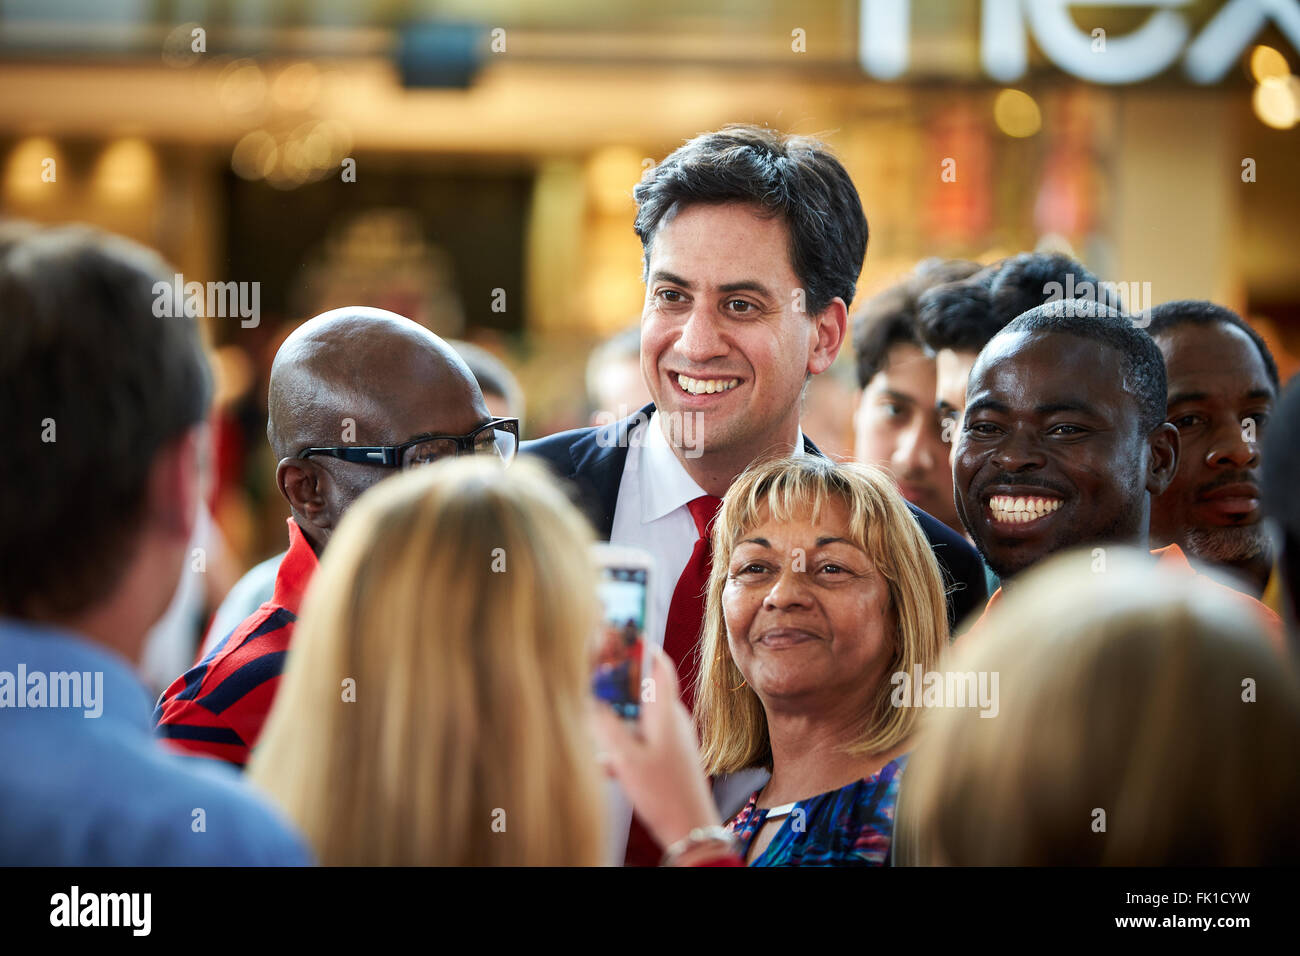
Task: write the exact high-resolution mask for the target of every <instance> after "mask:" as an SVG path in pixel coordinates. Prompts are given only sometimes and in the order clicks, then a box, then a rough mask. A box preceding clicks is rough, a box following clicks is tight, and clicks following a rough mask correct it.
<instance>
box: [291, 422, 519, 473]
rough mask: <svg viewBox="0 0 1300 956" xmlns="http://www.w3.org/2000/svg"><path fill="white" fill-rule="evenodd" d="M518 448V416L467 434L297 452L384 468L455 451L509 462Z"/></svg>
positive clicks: (451, 454)
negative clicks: (489, 456)
mask: <svg viewBox="0 0 1300 956" xmlns="http://www.w3.org/2000/svg"><path fill="white" fill-rule="evenodd" d="M518 450H519V419H517V418H494V419H492V421H490V422H486V423H485V424H482V425H480V426H479V427H478V428H476V429H474V430H473V431H472V432H470V433H469V434H468V435H421V436H420V437H418V438H412V439H411V440H410V441H404V442H402V443H401V444H400V445H340V446H337V447H333V448H304V449H303V450H302V451H300V452H299V453H298V455H297V457H299V458H310V457H311V456H312V455H327V456H329V457H330V458H339V459H341V460H343V461H352V462H356V463H357V464H360V465H382V466H383V467H385V468H400V469H403V470H405V469H407V468H416V467H418V466H420V465H431V464H433V463H434V462H435V461H440V460H442V459H444V458H453V457H455V456H457V455H495V456H496V457H498V458H500V459H501V460H502V461H503V462H505V463H509V462H510V460H511V459H512V458H514V457H515V452H517V451H518Z"/></svg>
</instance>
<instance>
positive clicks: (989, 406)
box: [949, 398, 1009, 416]
mask: <svg viewBox="0 0 1300 956" xmlns="http://www.w3.org/2000/svg"><path fill="white" fill-rule="evenodd" d="M949 407H951V406H949ZM985 410H987V411H990V412H1000V413H1001V414H1003V415H1005V414H1006V413H1007V412H1008V411H1009V409H1008V408H1007V406H1006V405H1005V404H1004V403H1003V402H999V401H995V400H994V399H991V398H979V399H976V400H975V401H973V402H971V403H969V404H968V405H967V406H966V414H967V415H968V416H969V415H973V414H975V413H976V412H982V411H985ZM953 411H956V409H953Z"/></svg>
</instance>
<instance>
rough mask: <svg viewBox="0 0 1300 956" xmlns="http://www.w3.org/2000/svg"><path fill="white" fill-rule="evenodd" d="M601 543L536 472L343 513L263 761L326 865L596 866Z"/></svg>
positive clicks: (410, 484)
mask: <svg viewBox="0 0 1300 956" xmlns="http://www.w3.org/2000/svg"><path fill="white" fill-rule="evenodd" d="M591 542H592V534H591V531H590V530H589V528H588V527H587V525H586V523H585V521H584V520H583V519H582V518H581V516H580V515H579V514H578V512H577V511H576V510H575V508H574V507H573V506H572V505H571V504H570V503H569V502H568V500H567V499H566V498H565V496H564V495H563V493H562V492H561V491H560V490H559V488H558V487H557V486H556V485H555V483H554V482H553V480H552V479H551V478H550V477H549V476H547V475H546V474H545V473H544V472H543V471H542V469H541V468H540V467H539V466H537V465H534V464H533V463H532V462H529V461H526V460H516V461H515V462H513V463H512V464H511V465H510V467H509V468H504V469H503V468H502V467H501V466H500V464H499V463H497V462H489V461H485V460H475V459H459V460H456V461H454V462H450V463H447V464H439V465H434V466H431V467H427V468H421V469H418V470H416V471H414V472H411V473H407V474H402V475H399V476H395V477H393V478H390V479H388V480H386V481H384V482H381V483H380V484H379V485H377V486H375V488H374V489H373V490H371V491H369V492H367V493H366V494H365V495H363V496H362V497H361V498H360V499H359V500H358V501H357V502H356V504H355V505H354V506H353V507H352V508H351V509H349V511H348V513H347V516H346V518H345V520H344V521H343V522H342V524H341V526H340V528H339V530H338V532H337V534H336V535H335V536H334V537H333V538H332V539H331V541H330V545H329V548H328V550H327V551H326V552H325V555H324V558H323V560H322V561H321V566H320V568H319V570H318V571H317V572H316V575H315V578H314V580H313V581H312V583H311V586H310V588H309V591H308V594H307V597H306V599H305V601H304V604H303V610H302V616H301V620H300V621H299V623H298V626H297V629H296V631H295V632H294V635H293V648H292V651H291V652H290V655H289V662H288V666H287V668H286V670H285V674H284V678H283V681H282V684H281V687H280V689H279V693H278V695H277V698H276V702H275V706H274V707H273V709H272V712H271V715H270V717H269V719H268V721H267V725H266V730H265V732H264V733H263V735H262V738H261V740H260V742H259V744H258V746H257V748H256V750H255V752H254V755H253V758H252V761H251V763H250V765H249V776H250V777H251V778H252V779H253V780H254V781H255V782H256V783H257V784H259V785H260V786H261V787H263V788H264V789H265V790H267V791H268V792H269V793H270V794H271V796H272V797H274V798H275V799H276V800H277V801H278V802H279V804H280V805H281V806H282V807H283V808H284V809H285V811H286V812H287V813H288V815H289V816H290V818H291V819H293V820H294V821H295V822H296V823H297V825H298V826H299V827H300V828H301V829H302V831H303V832H304V834H305V835H306V837H307V839H308V841H309V842H310V843H311V845H312V847H313V848H314V849H315V851H316V854H317V856H318V859H319V860H320V861H321V862H322V863H324V864H327V865H328V864H343V865H405V864H417V865H447V866H462V865H479V864H490V865H498V864H507V865H562V864H582V865H595V864H598V863H599V862H601V856H602V837H603V835H602V833H601V821H602V819H603V807H602V803H601V790H600V782H599V776H598V772H597V768H596V763H595V759H594V753H595V751H594V746H593V744H592V742H591V740H590V738H589V736H588V733H587V728H588V726H589V722H588V721H589V719H588V714H587V709H586V706H587V703H588V699H589V697H590V663H591V658H590V652H591V640H590V636H591V635H592V634H593V633H594V627H595V622H596V620H597V613H596V603H595V602H596V582H597V577H596V569H595V566H594V564H593V562H592V558H591V556H590V545H591ZM348 678H351V679H353V680H354V681H355V685H354V686H355V702H347V701H344V700H343V687H344V681H345V680H346V679H348ZM503 812H504V815H502V813H503ZM494 824H497V827H495V828H494ZM502 824H504V828H503V829H502V828H501V825H502ZM498 829H501V832H497V830H498Z"/></svg>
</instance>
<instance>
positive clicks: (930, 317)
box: [916, 268, 1006, 352]
mask: <svg viewBox="0 0 1300 956" xmlns="http://www.w3.org/2000/svg"><path fill="white" fill-rule="evenodd" d="M991 276H992V268H988V269H981V270H980V271H979V272H977V273H975V274H974V275H972V276H971V277H970V278H968V279H963V280H962V281H960V282H949V283H947V284H946V285H939V286H935V287H934V288H933V289H929V290H928V291H926V292H924V293H922V294H921V296H920V298H918V299H917V302H916V320H917V328H918V330H919V332H920V335H921V341H922V342H924V343H925V345H926V347H927V348H929V349H930V350H931V351H934V352H937V351H939V350H940V349H956V350H957V351H959V352H978V351H979V350H980V349H982V348H984V346H985V344H987V342H988V340H989V339H991V338H993V336H995V335H997V334H998V331H999V330H1000V329H1001V328H1002V326H1003V325H1005V324H1006V323H1005V322H1000V321H998V320H997V319H996V318H994V315H993V303H992V301H991V300H990V298H989V279H990V277H991Z"/></svg>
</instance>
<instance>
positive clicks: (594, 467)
mask: <svg viewBox="0 0 1300 956" xmlns="http://www.w3.org/2000/svg"><path fill="white" fill-rule="evenodd" d="M634 196H635V198H636V201H637V204H638V210H637V219H636V231H637V235H638V236H639V237H640V238H641V243H642V247H643V249H644V251H645V258H644V279H645V283H646V298H645V306H644V310H643V312H642V318H641V371H642V374H643V376H644V377H645V381H646V386H647V388H648V389H649V391H650V396H651V399H652V404H650V405H647V406H646V407H645V408H643V409H642V410H641V411H639V412H637V413H636V414H635V415H632V416H631V417H629V418H626V419H624V420H622V421H619V422H615V423H613V424H610V425H605V426H602V427H599V428H586V429H578V430H576V431H571V432H564V433H561V434H558V435H552V436H550V437H548V438H543V439H540V440H538V441H535V442H531V443H528V444H525V445H524V447H523V448H522V449H521V450H522V451H523V452H525V453H531V454H535V455H539V456H541V457H542V458H545V459H546V460H548V461H549V462H550V464H551V466H552V467H553V468H554V470H555V471H556V472H557V473H558V474H559V475H560V476H561V477H564V478H566V479H569V480H570V481H571V482H573V484H574V485H575V486H576V491H577V498H578V501H579V503H580V504H581V505H582V506H583V507H584V508H585V509H586V511H587V513H588V515H589V517H590V518H591V521H592V523H593V525H594V526H595V527H596V529H597V531H598V533H599V534H600V535H601V536H602V537H603V538H606V539H608V540H609V541H610V542H611V543H613V544H616V545H626V546H630V547H637V548H640V549H642V550H645V551H648V552H649V553H650V554H651V555H652V556H653V558H654V561H655V574H654V576H653V579H652V583H651V592H650V595H649V605H650V606H649V614H648V617H649V628H648V631H647V637H648V639H649V640H652V641H654V642H656V643H660V642H662V644H663V646H664V649H665V650H666V651H667V652H668V654H669V656H670V657H671V658H672V659H673V661H674V662H675V663H676V664H677V667H678V671H679V673H680V674H681V683H682V687H683V697H684V698H685V699H686V701H687V704H688V706H689V704H690V699H691V687H692V678H693V676H694V669H695V657H696V654H697V650H698V646H697V645H698V639H699V627H700V621H701V618H702V614H703V601H702V594H701V592H702V585H703V581H704V580H705V579H706V578H707V572H708V562H709V559H710V556H709V554H708V542H707V530H708V528H709V526H710V524H711V522H712V519H713V516H714V515H715V514H716V508H717V505H718V502H719V501H720V499H721V497H722V496H723V495H724V494H725V493H726V491H727V488H728V487H730V485H731V483H732V481H733V480H735V478H736V476H738V475H739V474H740V473H741V472H742V471H744V470H745V469H746V468H747V467H749V465H751V464H752V463H754V462H755V461H757V460H760V459H762V458H766V457H772V456H781V455H796V456H797V455H802V454H821V453H820V452H819V451H817V449H816V448H815V447H814V446H813V444H812V443H811V442H810V441H808V440H807V439H806V438H805V437H804V435H803V432H802V430H801V429H800V427H799V413H800V407H801V404H802V402H801V400H802V395H803V391H804V386H805V385H806V384H807V382H808V381H809V380H810V379H811V377H812V376H813V375H817V374H819V373H821V372H823V371H825V370H826V369H827V368H828V367H829V366H830V364H831V363H832V362H833V361H834V360H835V356H836V355H837V354H838V353H839V350H840V346H841V345H842V344H843V342H844V337H845V333H846V330H847V326H848V305H849V303H850V302H851V301H852V300H853V294H854V288H855V286H856V283H857V279H858V274H859V272H860V271H861V268H862V261H863V258H864V256H865V255H866V248H867V221H866V217H865V216H864V215H863V212H862V205H861V202H860V201H859V199H858V194H857V190H856V189H855V188H854V186H853V182H852V180H851V179H850V178H849V175H848V173H847V172H846V171H845V169H844V167H843V166H842V165H841V164H840V163H839V161H838V160H837V159H835V157H834V156H832V155H831V154H830V152H829V150H827V148H826V147H825V146H824V145H823V144H821V143H819V142H817V141H815V140H812V139H808V138H806V137H801V136H784V135H781V134H779V133H776V132H773V131H771V130H767V129H762V128H758V127H748V126H739V127H737V126H733V127H727V128H725V129H723V130H719V131H717V132H713V133H706V134H703V135H701V136H698V137H696V138H695V139H693V140H691V141H690V142H688V143H686V144H685V145H684V146H682V147H681V148H680V149H678V150H677V151H676V152H674V153H673V154H672V155H671V156H669V157H668V158H667V159H665V160H664V162H663V163H661V164H660V165H659V166H658V167H656V168H655V169H654V170H652V171H651V172H650V173H648V174H647V175H646V177H645V178H643V180H642V181H641V182H640V183H639V184H638V185H637V187H636V189H635V190H634ZM914 510H915V509H914ZM915 513H916V515H917V520H918V521H919V522H920V523H921V525H922V527H923V528H924V530H925V532H926V535H927V536H928V537H929V539H930V541H931V542H932V543H933V544H934V547H935V555H936V557H937V558H938V560H939V563H940V565H941V566H942V568H943V570H944V573H945V576H946V578H947V583H949V585H950V586H951V593H950V596H949V604H950V617H952V618H953V619H954V620H960V619H961V618H962V617H963V616H964V614H965V612H966V611H968V610H971V609H973V608H975V607H979V606H981V604H982V602H983V599H984V596H985V588H984V574H983V569H982V566H981V564H980V561H979V557H978V556H977V555H976V554H975V551H974V549H972V548H971V547H970V545H969V544H967V543H966V541H965V540H964V539H962V538H961V537H960V536H959V535H958V534H956V533H955V532H953V531H951V530H950V529H948V528H946V527H945V526H944V525H942V524H941V523H940V522H938V521H936V520H935V519H933V518H931V517H930V516H929V515H926V514H924V513H923V512H921V511H919V510H916V511H915ZM741 799H742V801H743V797H742V798H741ZM726 802H728V801H727V799H726V798H725V797H723V798H720V803H726ZM727 809H729V807H728V806H722V810H723V811H724V812H725V811H726V810H727ZM613 829H614V831H615V832H616V833H617V832H618V831H619V829H620V828H619V826H618V825H617V823H615V825H614V827H613ZM612 849H613V850H614V852H615V853H617V852H618V848H617V847H614V848H612ZM654 857H655V852H654V846H653V843H647V842H646V840H645V834H644V833H642V832H641V831H640V829H639V827H635V826H634V827H633V831H632V835H631V838H630V840H629V844H628V849H627V855H626V860H627V862H629V863H653V862H654Z"/></svg>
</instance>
